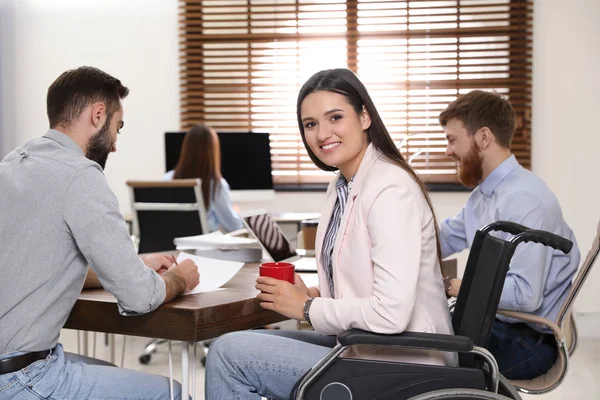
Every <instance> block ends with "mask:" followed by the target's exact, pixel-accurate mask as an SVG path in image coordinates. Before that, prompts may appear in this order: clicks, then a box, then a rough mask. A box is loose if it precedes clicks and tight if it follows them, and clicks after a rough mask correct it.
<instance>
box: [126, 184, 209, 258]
mask: <svg viewBox="0 0 600 400" xmlns="http://www.w3.org/2000/svg"><path fill="white" fill-rule="evenodd" d="M200 184H201V183H200V179H178V180H173V181H128V182H127V186H129V190H130V199H131V208H132V211H133V232H134V235H135V236H136V237H137V238H139V244H138V253H151V252H157V251H165V250H173V249H175V245H174V244H173V240H174V239H175V238H177V237H183V236H193V235H201V234H203V233H208V230H207V229H208V225H207V221H206V209H205V207H204V201H203V198H202V190H201V186H200Z"/></svg>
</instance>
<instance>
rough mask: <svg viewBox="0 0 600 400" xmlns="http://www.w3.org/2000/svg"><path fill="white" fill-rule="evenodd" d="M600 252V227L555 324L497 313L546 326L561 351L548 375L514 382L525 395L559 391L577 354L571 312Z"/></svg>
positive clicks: (528, 316)
mask: <svg viewBox="0 0 600 400" xmlns="http://www.w3.org/2000/svg"><path fill="white" fill-rule="evenodd" d="M599 252H600V223H598V228H597V231H596V238H595V240H594V242H593V244H592V248H591V249H590V251H589V252H588V254H587V257H586V258H585V260H584V261H583V264H581V267H580V268H579V272H578V273H577V275H576V277H575V279H574V281H573V284H572V285H571V290H570V291H569V294H568V295H567V298H566V299H565V302H564V303H563V305H562V307H561V309H560V311H559V313H558V316H557V317H556V321H551V320H549V319H546V318H542V317H538V316H536V315H531V314H527V313H522V312H517V311H504V310H500V311H498V314H500V315H505V316H507V317H511V318H515V319H518V320H520V321H523V322H529V323H535V324H540V325H544V326H546V327H548V328H550V329H551V330H552V333H553V334H554V337H555V339H556V344H557V347H558V357H557V359H556V362H555V363H554V365H553V366H552V367H551V368H550V369H549V370H548V372H546V373H545V374H543V375H541V376H538V377H537V378H534V379H530V380H518V381H517V380H511V381H509V382H510V384H511V385H513V386H515V387H516V389H517V390H518V391H520V392H522V393H528V394H544V393H548V392H550V391H552V390H554V389H556V388H557V387H558V386H559V385H560V384H561V383H562V381H563V380H564V379H565V377H566V375H567V371H568V369H569V357H570V356H571V355H572V354H573V351H574V350H575V345H576V342H577V330H576V329H575V321H574V319H573V314H572V308H573V303H574V302H575V298H576V297H577V295H578V294H579V292H580V291H581V288H582V287H583V283H584V282H585V280H586V278H587V277H588V275H589V274H590V271H591V270H592V266H593V265H594V262H595V261H596V259H597V258H598V253H599Z"/></svg>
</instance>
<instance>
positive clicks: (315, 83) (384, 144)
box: [296, 68, 442, 268]
mask: <svg viewBox="0 0 600 400" xmlns="http://www.w3.org/2000/svg"><path fill="white" fill-rule="evenodd" d="M319 91H327V92H333V93H337V94H341V95H342V96H344V97H346V99H347V100H348V102H349V103H350V105H352V108H353V109H354V111H355V112H356V113H357V114H359V115H360V113H361V112H362V110H363V106H364V107H365V108H366V110H367V112H368V113H369V116H370V117H371V126H370V127H369V128H368V129H367V140H368V141H369V143H371V144H373V147H375V149H377V150H378V151H379V152H381V154H382V155H383V157H384V158H386V159H387V160H388V161H389V162H391V163H393V164H396V165H397V166H399V167H400V168H402V169H403V170H405V171H406V172H407V173H408V174H409V175H410V176H411V178H412V179H413V180H414V181H415V182H416V183H417V184H418V185H419V187H420V188H421V191H422V192H423V196H424V197H425V200H426V201H427V204H428V205H429V209H430V210H431V214H432V216H433V223H434V226H435V239H436V247H437V256H438V261H439V263H440V268H441V266H442V250H441V247H440V239H439V238H440V232H439V228H438V224H437V219H436V217H435V212H434V211H433V205H432V204H431V199H430V198H429V193H428V192H427V187H426V186H425V184H424V183H423V182H422V181H421V179H420V178H419V176H418V175H417V173H416V172H415V171H413V169H412V168H411V167H410V165H408V163H407V162H406V160H404V157H402V154H400V151H398V148H397V147H396V145H395V144H394V141H393V140H392V138H391V136H390V134H389V132H388V130H387V128H386V127H385V125H384V124H383V121H382V120H381V117H380V116H379V113H378V112H377V109H376V108H375V104H373V100H371V96H369V93H368V92H367V89H366V88H365V86H364V85H363V84H362V82H361V81H360V80H359V79H358V77H357V76H356V75H355V74H354V73H353V72H352V71H350V70H348V69H344V68H336V69H327V70H323V71H320V72H317V73H316V74H314V75H313V76H312V77H310V79H309V80H308V81H306V83H305V84H304V85H303V86H302V89H300V93H299V94H298V102H297V103H296V114H297V116H298V127H299V128H300V135H301V136H302V141H303V142H304V147H306V151H307V152H308V155H309V156H310V159H311V160H312V161H313V162H314V163H315V165H316V166H317V167H319V168H320V169H322V170H324V171H337V170H338V168H336V167H333V166H329V165H327V164H325V163H324V162H322V161H321V160H319V158H318V157H317V156H316V155H315V153H313V152H312V150H311V149H310V147H309V146H308V143H307V142H306V137H305V135H304V124H302V115H301V107H302V102H303V101H304V99H305V98H306V96H308V95H309V94H311V93H314V92H319Z"/></svg>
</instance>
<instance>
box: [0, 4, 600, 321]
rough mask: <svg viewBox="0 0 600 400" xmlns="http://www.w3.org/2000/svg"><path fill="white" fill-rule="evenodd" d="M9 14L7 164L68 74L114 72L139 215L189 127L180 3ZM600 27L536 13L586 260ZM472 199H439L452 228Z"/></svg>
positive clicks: (599, 276)
mask: <svg viewBox="0 0 600 400" xmlns="http://www.w3.org/2000/svg"><path fill="white" fill-rule="evenodd" d="M7 10H8V11H7ZM0 15H2V18H3V19H2V26H0V34H1V36H0V51H2V53H0V79H1V80H0V89H1V90H0V94H1V95H2V96H1V97H0V120H1V121H0V122H1V124H0V129H1V131H0V133H1V136H0V138H1V139H2V140H1V141H0V156H3V155H4V154H5V153H6V152H7V151H8V150H9V149H11V148H12V147H14V146H16V145H17V144H19V143H23V142H25V141H26V140H29V139H31V138H34V137H38V136H40V135H41V134H42V133H43V132H44V130H45V129H46V127H47V121H46V118H45V95H46V90H47V87H48V86H49V85H50V83H51V82H52V80H53V79H54V78H56V77H57V76H58V75H59V74H60V73H61V72H63V71H64V70H66V69H68V68H72V67H75V66H79V65H94V66H97V67H99V68H102V69H105V70H106V71H107V72H109V73H111V74H114V75H115V76H117V77H119V78H120V79H121V80H122V81H123V82H124V83H125V84H126V85H127V86H129V88H130V89H131V94H130V96H129V98H127V99H126V101H125V103H124V106H125V129H124V130H123V134H122V135H121V136H120V137H119V142H118V148H119V151H118V152H117V153H116V154H113V155H111V156H110V158H109V162H108V167H107V171H106V175H107V178H108V180H109V183H110V185H111V187H112V188H113V190H114V191H115V192H116V193H117V196H118V198H119V202H120V204H121V207H122V209H123V211H124V212H127V211H128V209H129V204H128V197H127V191H126V189H125V185H124V181H125V180H126V179H131V178H141V179H152V178H156V177H159V176H160V175H161V174H162V173H163V172H164V155H163V144H162V133H163V132H164V131H166V130H172V129H177V128H178V127H179V115H178V112H179V107H178V102H179V100H178V91H179V88H178V85H179V82H178V32H177V1H176V0H103V1H100V0H86V1H80V0H79V1H78V0H60V1H59V0H54V1H51V0H37V1H33V0H0ZM7 15H8V16H9V18H8V19H7V18H6V16H7ZM599 19H600V2H598V1H597V0H572V1H568V2H567V1H564V0H543V1H542V0H538V1H536V3H535V23H534V41H535V53H534V63H533V64H534V80H533V83H534V89H533V169H534V171H535V172H536V173H537V174H539V175H540V176H541V177H542V178H543V179H544V180H546V182H548V184H549V185H550V186H551V187H552V189H553V190H554V191H555V193H556V195H557V196H558V198H559V200H560V202H561V204H562V205H563V210H564V213H565V216H566V218H567V220H568V221H569V223H570V224H571V226H572V227H573V229H574V231H575V233H576V235H577V238H578V240H579V243H580V245H581V248H582V251H583V252H584V253H585V252H586V251H587V249H588V247H589V245H590V243H591V240H592V238H593V234H594V229H595V226H596V224H597V222H598V217H599V214H600V213H599V211H598V210H599V208H600V207H599V200H600V196H599V194H600V193H599V189H598V186H597V185H596V184H594V182H595V181H596V179H597V178H596V177H595V176H594V172H593V171H594V170H595V169H596V168H595V167H596V162H595V160H596V157H595V156H594V151H597V149H598V148H600V135H599V134H598V128H597V123H596V119H595V118H594V116H595V113H596V112H597V110H598V109H600V96H598V93H600V76H599V74H598V72H597V71H598V69H599V67H600V28H599V26H598V25H597V23H596V22H597V21H598V20H599ZM6 20H9V21H10V23H6V22H5V21H6ZM567 139H568V140H567ZM3 143H5V145H4V147H3ZM323 199H324V194H323V193H278V194H277V195H276V197H275V199H274V201H273V202H271V203H269V204H267V206H269V208H270V209H272V210H274V211H319V210H320V208H321V205H322V204H323ZM465 199H466V194H464V193H434V194H433V201H434V205H435V207H436V210H437V214H438V216H439V217H440V218H443V217H447V216H451V215H453V214H455V213H456V212H458V210H459V209H460V206H461V204H462V203H464V201H465ZM242 208H244V206H243V205H242ZM464 259H465V257H464V254H463V255H462V256H461V257H460V261H464ZM598 290H600V272H598V271H596V272H595V273H593V274H592V276H591V277H590V281H589V283H588V284H587V288H586V290H585V291H584V293H583V295H582V298H581V299H580V301H579V302H578V310H579V311H580V312H585V313H600V304H599V303H597V302H596V301H594V300H595V298H594V294H595V292H597V291H598Z"/></svg>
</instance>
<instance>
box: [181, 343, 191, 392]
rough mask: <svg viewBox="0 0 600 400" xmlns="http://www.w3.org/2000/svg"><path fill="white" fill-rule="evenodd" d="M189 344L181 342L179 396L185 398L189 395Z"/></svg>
mask: <svg viewBox="0 0 600 400" xmlns="http://www.w3.org/2000/svg"><path fill="white" fill-rule="evenodd" d="M189 357H190V344H189V343H188V342H181V398H182V399H186V398H188V396H189V395H190V385H189V384H190V382H189V381H190V367H189Z"/></svg>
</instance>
